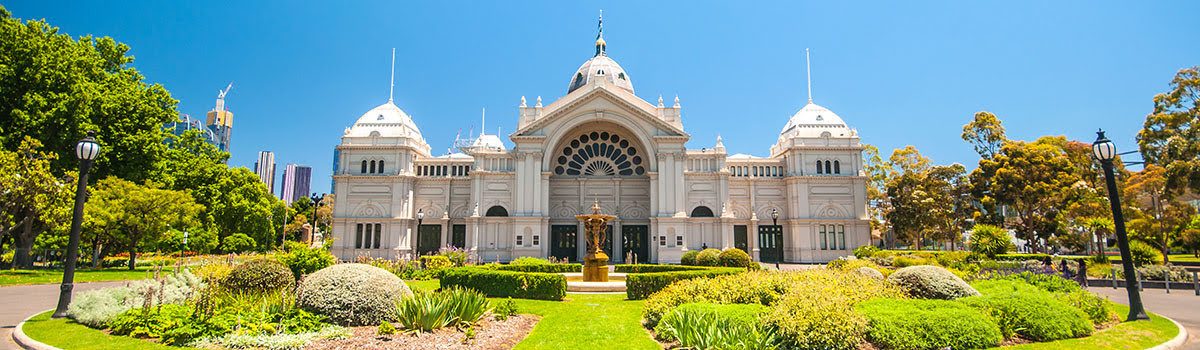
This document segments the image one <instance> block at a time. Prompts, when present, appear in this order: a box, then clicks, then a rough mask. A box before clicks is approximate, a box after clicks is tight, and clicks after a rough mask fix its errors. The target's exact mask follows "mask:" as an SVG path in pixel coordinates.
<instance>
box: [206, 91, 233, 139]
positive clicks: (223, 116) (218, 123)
mask: <svg viewBox="0 0 1200 350" xmlns="http://www.w3.org/2000/svg"><path fill="white" fill-rule="evenodd" d="M230 88H233V83H232V82H231V83H229V86H228V87H226V88H225V91H218V92H217V106H216V108H213V110H211V111H208V129H209V130H210V131H212V133H213V136H214V138H215V140H216V145H217V149H218V150H221V151H225V152H229V140H230V138H231V137H232V134H233V112H230V111H229V109H228V108H225V95H226V94H228V93H229V89H230Z"/></svg>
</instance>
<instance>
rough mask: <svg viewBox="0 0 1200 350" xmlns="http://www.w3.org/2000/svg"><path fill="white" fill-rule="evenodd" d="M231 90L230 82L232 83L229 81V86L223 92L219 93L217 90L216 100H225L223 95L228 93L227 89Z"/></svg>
mask: <svg viewBox="0 0 1200 350" xmlns="http://www.w3.org/2000/svg"><path fill="white" fill-rule="evenodd" d="M232 88H233V82H232V81H230V82H229V86H227V87H225V91H220V90H217V98H219V99H225V94H228V93H229V89H232Z"/></svg>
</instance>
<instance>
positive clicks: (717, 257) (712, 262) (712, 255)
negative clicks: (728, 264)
mask: <svg viewBox="0 0 1200 350" xmlns="http://www.w3.org/2000/svg"><path fill="white" fill-rule="evenodd" d="M720 262H721V251H720V250H716V249H712V248H709V249H705V250H702V251H700V254H698V255H696V266H717V264H718V263H720Z"/></svg>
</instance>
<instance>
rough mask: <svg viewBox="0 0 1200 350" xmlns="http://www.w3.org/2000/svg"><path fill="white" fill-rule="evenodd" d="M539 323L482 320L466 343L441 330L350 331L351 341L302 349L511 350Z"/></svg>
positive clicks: (525, 318) (524, 318)
mask: <svg viewBox="0 0 1200 350" xmlns="http://www.w3.org/2000/svg"><path fill="white" fill-rule="evenodd" d="M539 319H541V318H540V317H537V316H532V315H518V316H512V317H509V318H508V319H507V320H503V321H498V320H496V319H495V318H493V317H486V318H485V319H483V320H480V322H479V324H478V325H476V326H474V327H473V328H474V333H475V334H474V338H473V339H471V340H469V341H466V340H464V338H465V332H464V331H463V330H459V329H453V328H443V329H439V330H437V331H434V332H432V333H416V334H409V333H401V334H393V335H385V336H379V335H376V330H377V328H376V327H355V328H352V329H350V332H351V334H352V336H351V337H349V338H346V339H337V340H333V339H327V340H319V341H315V342H313V343H312V344H309V345H308V346H306V347H304V349H316V350H336V349H380V348H386V349H511V348H513V347H514V346H516V345H517V343H520V342H521V340H524V339H525V336H526V335H528V334H529V332H530V331H532V330H533V327H534V326H535V325H537V322H538V320H539Z"/></svg>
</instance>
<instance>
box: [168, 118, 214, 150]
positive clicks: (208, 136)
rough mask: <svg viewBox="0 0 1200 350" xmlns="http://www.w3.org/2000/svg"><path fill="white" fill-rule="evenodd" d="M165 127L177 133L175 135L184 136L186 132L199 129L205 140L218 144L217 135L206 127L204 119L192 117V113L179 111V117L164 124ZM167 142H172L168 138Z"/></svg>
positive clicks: (173, 133)
mask: <svg viewBox="0 0 1200 350" xmlns="http://www.w3.org/2000/svg"><path fill="white" fill-rule="evenodd" d="M163 127H164V128H166V129H167V132H169V133H171V134H172V135H175V137H180V136H183V134H184V133H186V132H188V131H191V130H199V131H200V137H201V138H203V139H204V142H207V143H209V144H212V145H216V135H213V133H212V131H211V130H208V128H205V127H204V122H203V121H201V120H200V119H196V118H192V116H190V115H187V114H183V113H179V119H177V120H175V121H173V122H170V123H166V124H163ZM166 142H167V143H171V139H167V140H166Z"/></svg>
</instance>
